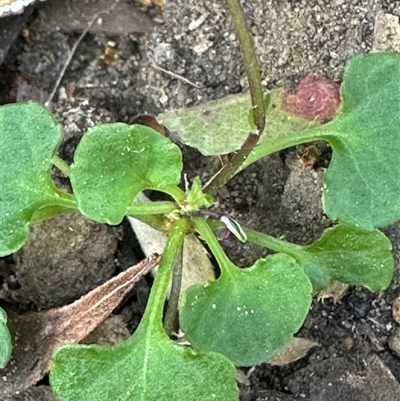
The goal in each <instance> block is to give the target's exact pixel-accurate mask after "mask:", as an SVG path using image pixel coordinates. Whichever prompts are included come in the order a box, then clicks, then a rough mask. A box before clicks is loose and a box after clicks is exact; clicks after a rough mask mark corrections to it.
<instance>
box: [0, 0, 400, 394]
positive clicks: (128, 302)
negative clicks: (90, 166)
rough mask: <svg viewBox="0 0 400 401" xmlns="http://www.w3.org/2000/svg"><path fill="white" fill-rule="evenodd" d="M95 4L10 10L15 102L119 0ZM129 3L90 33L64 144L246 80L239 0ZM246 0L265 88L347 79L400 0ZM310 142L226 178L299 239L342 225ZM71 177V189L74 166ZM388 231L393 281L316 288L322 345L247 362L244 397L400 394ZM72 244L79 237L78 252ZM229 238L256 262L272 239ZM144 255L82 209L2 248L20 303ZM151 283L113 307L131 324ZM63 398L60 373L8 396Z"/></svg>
mask: <svg viewBox="0 0 400 401" xmlns="http://www.w3.org/2000/svg"><path fill="white" fill-rule="evenodd" d="M80 3H82V4H80ZM83 3H84V2H79V1H77V0H65V1H62V0H49V1H48V2H45V3H41V4H40V5H38V6H37V7H36V8H32V9H30V10H28V12H27V13H26V14H25V16H24V17H21V16H18V17H10V18H8V19H3V20H1V19H0V27H1V24H3V28H4V32H5V31H6V30H7V29H8V28H7V29H6V24H9V23H10V22H9V21H11V23H12V24H13V29H14V30H15V29H16V27H17V26H19V27H20V28H19V31H18V36H16V40H15V41H10V43H11V44H10V46H9V50H8V53H7V55H6V56H5V59H4V61H3V64H2V65H1V66H0V104H4V103H9V102H15V101H23V100H27V99H38V100H40V101H43V102H44V101H46V100H48V98H49V96H50V93H51V91H52V90H53V88H54V85H55V82H56V80H57V78H58V77H59V75H60V73H61V69H62V67H63V65H64V63H65V62H66V60H67V57H68V54H69V51H70V48H71V46H73V44H74V43H75V42H76V41H77V39H78V37H79V35H80V33H81V32H82V30H83V29H85V27H86V26H87V24H88V22H87V21H89V20H90V19H91V18H92V17H93V10H96V11H94V12H97V11H100V10H104V9H107V10H108V9H109V7H110V3H112V4H113V2H109V1H108V2H107V1H101V0H100V1H97V0H96V1H95V0H91V1H89V2H86V3H88V5H85V4H86V3H85V4H83ZM120 3H121V4H122V6H121V4H119V5H118V6H116V8H115V9H114V10H113V12H112V13H110V14H102V19H103V21H104V23H103V24H102V25H101V26H97V25H96V24H95V25H93V27H92V29H91V30H90V31H89V33H87V34H86V35H85V37H84V38H83V40H82V42H81V43H80V45H79V46H78V48H77V51H76V54H75V56H74V57H73V59H72V61H71V63H70V64H69V67H68V69H67V71H66V72H65V75H64V79H63V80H62V82H61V85H60V88H59V90H58V91H57V93H56V96H55V98H54V101H53V102H52V109H53V112H54V113H55V115H56V117H57V119H58V120H59V122H60V123H61V124H62V125H63V126H64V129H65V138H64V140H63V144H62V147H61V152H60V155H61V156H62V157H63V158H64V159H65V160H67V161H68V162H71V161H72V157H73V152H74V149H75V148H76V145H77V143H78V142H79V139H80V137H81V136H82V134H83V132H84V131H85V130H86V129H87V128H88V127H90V126H93V125H94V124H95V123H99V122H109V121H123V122H129V121H130V120H131V119H132V117H134V116H135V115H137V114H143V113H150V114H154V115H157V114H158V113H160V112H163V111H164V110H168V109H172V108H180V107H186V106H190V105H195V104H198V103H201V102H205V101H207V100H211V99H217V98H221V97H223V96H226V95H228V94H232V93H239V92H242V91H246V90H247V81H246V77H245V74H244V68H243V64H242V59H241V55H240V51H239V46H238V43H237V41H236V37H235V34H234V33H233V28H232V25H231V23H230V19H229V15H228V12H227V7H226V5H225V1H223V0H215V1H212V2H210V1H206V0H175V1H166V2H165V4H164V6H163V7H162V8H161V9H159V8H158V7H156V6H152V7H147V6H144V5H143V4H140V3H138V2H135V1H121V2H120ZM85 7H86V8H85ZM119 7H122V8H119ZM124 7H125V8H124ZM244 7H245V11H246V16H247V18H248V21H249V22H250V24H251V31H252V33H253V35H254V38H255V43H256V48H257V52H258V55H259V57H260V60H261V69H262V77H263V84H264V85H265V88H266V89H271V88H276V87H284V88H285V89H287V90H293V89H294V88H295V87H296V84H297V83H298V82H299V81H300V80H301V79H302V78H304V77H305V76H306V75H308V74H310V73H316V74H322V75H324V76H326V77H328V78H330V79H332V80H333V81H335V82H337V83H340V82H341V77H342V74H343V70H344V66H345V63H346V61H347V60H348V59H349V58H351V57H352V56H354V55H355V54H358V53H365V52H369V51H371V48H372V43H373V39H374V22H375V19H376V17H377V15H378V14H379V13H382V12H385V13H388V14H391V15H394V16H400V1H384V0H348V1H345V0H335V1H330V0H329V1H328V0H299V1H291V0H285V1H277V0H252V1H250V2H246V4H245V5H244ZM11 18H18V24H17V23H16V22H15V21H16V20H14V22H13V21H12V20H11ZM82 21H83V22H82ZM10 26H11V25H10ZM1 32H2V31H1V29H0V33H1ZM10 32H11V31H10ZM11 36H12V35H11V33H10V35H8V38H9V37H11ZM7 40H9V39H7ZM4 43H5V42H4ZM3 50H4V49H3ZM3 53H4V54H5V51H4V52H3ZM3 53H2V52H0V57H2V54H3ZM182 149H183V151H184V155H185V172H186V173H187V174H188V177H189V179H191V178H193V177H194V176H196V175H200V176H201V177H202V179H203V180H204V181H205V180H207V179H208V178H209V177H211V175H212V174H213V173H214V172H215V171H216V169H217V168H218V167H219V164H218V163H219V162H218V160H215V159H213V158H206V157H203V156H201V155H200V154H199V153H198V152H197V151H196V150H194V149H189V148H187V147H185V146H183V145H182ZM297 154H298V153H297V149H289V150H288V151H285V152H282V153H281V154H276V155H273V156H271V157H269V158H267V159H264V160H261V161H259V162H257V163H255V164H254V165H252V166H251V167H250V168H248V169H247V170H246V171H245V172H243V173H240V174H238V175H237V176H236V177H235V178H234V179H233V180H232V181H231V182H230V183H229V184H228V185H227V187H226V188H225V189H224V190H223V191H221V193H220V196H219V203H220V206H221V208H222V209H223V210H226V211H229V213H230V214H232V215H233V216H234V217H235V218H237V219H238V220H239V221H240V222H241V223H243V224H246V226H249V227H251V228H254V229H257V230H259V231H262V232H266V233H268V234H271V235H274V236H277V237H280V238H286V239H287V240H290V241H292V242H295V243H299V244H307V243H310V242H311V241H313V240H315V239H316V238H318V236H319V235H320V234H321V233H322V231H323V230H324V229H325V228H326V227H328V226H330V225H331V222H330V221H329V219H328V218H327V217H326V216H325V215H324V213H323V211H322V207H321V202H320V190H321V178H322V174H323V168H322V167H321V168H318V169H315V170H308V171H304V169H303V170H302V169H299V168H298V165H297V162H298V159H297ZM56 180H57V182H58V184H59V185H60V186H63V187H65V188H68V186H69V184H68V180H66V179H65V178H62V177H60V176H57V177H56ZM69 227H73V230H69V229H68V228H69ZM384 232H385V233H386V235H388V237H389V238H390V240H391V241H392V244H393V254H394V257H395V260H396V271H395V274H394V277H393V282H392V284H391V286H390V287H389V288H388V289H387V290H386V291H383V292H381V293H378V294H373V293H370V292H369V291H367V290H363V289H359V288H350V289H349V290H348V292H347V293H346V294H345V296H344V297H343V298H341V299H340V300H339V301H338V302H336V303H335V302H334V301H333V300H332V299H327V300H324V301H317V300H315V301H314V302H313V306H312V310H311V311H310V314H309V315H308V317H307V319H306V321H305V323H304V325H303V327H302V328H301V330H300V332H299V335H300V336H301V337H306V338H308V339H311V340H314V341H316V342H317V343H318V344H319V346H318V347H315V348H313V349H312V350H311V351H310V352H309V353H308V354H307V356H306V357H304V358H302V359H300V360H299V361H297V362H294V363H291V364H289V365H286V366H271V365H268V364H264V365H261V366H258V367H255V368H252V369H247V368H246V369H240V375H239V385H240V390H241V392H240V400H241V401H278V400H279V401H294V400H306V401H375V400H385V401H398V400H399V399H400V325H399V324H398V323H396V321H395V320H394V319H393V316H392V303H393V301H394V300H395V299H396V298H397V297H399V296H400V223H397V224H393V225H392V226H390V227H387V228H385V229H384ZM71 243H74V247H75V248H74V249H77V250H78V252H75V253H71V252H70V249H71V248H68V245H66V244H71ZM227 253H228V255H229V256H230V257H231V258H232V259H233V260H234V262H235V263H237V264H238V265H241V266H247V265H250V264H251V263H252V262H253V261H254V260H256V259H257V258H259V257H260V256H264V255H265V254H266V250H265V249H261V248H258V247H256V246H250V245H244V246H239V245H236V246H235V247H233V248H229V249H227ZM141 258H143V255H142V254H141V251H140V249H139V248H138V245H137V242H135V238H134V237H133V234H132V232H131V231H130V230H129V226H128V225H127V224H126V222H125V223H124V224H122V225H121V226H119V227H106V226H104V225H99V224H95V223H93V222H88V221H86V220H85V219H83V218H82V217H79V216H77V215H74V214H73V215H70V216H68V217H62V218H59V219H55V220H54V221H49V222H45V223H43V224H41V225H38V226H37V227H35V228H33V229H32V230H31V235H30V238H29V241H28V243H27V244H26V245H25V246H24V247H23V249H22V250H20V251H19V252H18V253H17V254H16V255H14V256H10V257H7V258H3V259H0V285H1V287H0V305H1V306H4V307H5V306H7V307H8V308H12V309H14V310H19V311H27V310H36V309H49V308H51V307H57V306H62V305H65V304H67V303H69V302H72V301H74V300H75V299H77V298H79V297H80V296H81V295H83V294H85V293H86V292H87V291H89V290H90V289H92V288H94V287H96V286H97V285H98V284H99V283H102V282H104V281H105V280H107V279H108V278H110V277H111V276H112V275H113V274H115V273H116V272H119V271H122V270H124V269H126V268H127V267H128V266H131V265H132V264H134V263H136V262H137V261H138V260H141ZM60 266H61V267H62V269H60ZM88 266H89V267H90V269H88ZM150 286H151V278H146V279H143V280H141V281H140V282H139V284H138V285H136V286H135V288H134V289H133V290H132V292H131V293H130V295H129V296H128V297H126V298H125V300H124V302H123V304H121V305H120V306H119V307H118V308H117V309H116V310H115V311H114V314H115V315H119V316H120V319H121V321H122V325H123V326H124V329H125V330H129V332H132V331H133V330H134V329H135V328H136V327H137V324H138V322H139V321H140V316H141V314H142V313H143V310H144V307H145V304H146V299H147V296H148V293H149V289H150ZM122 331H123V330H122ZM0 376H3V375H2V374H1V371H0ZM4 377H5V376H4ZM0 382H1V381H0ZM4 388H6V387H4ZM1 397H2V398H1ZM52 397H53V396H52V395H51V392H50V390H49V387H48V381H47V379H46V378H45V379H43V380H41V381H40V382H39V383H38V384H37V385H35V386H33V387H31V388H30V389H29V390H27V391H24V392H21V393H20V394H18V395H17V394H11V393H9V392H6V391H5V390H4V391H2V388H1V385H0V398H1V399H2V400H5V401H17V400H31V401H34V400H37V401H39V400H40V401H45V400H54V398H52Z"/></svg>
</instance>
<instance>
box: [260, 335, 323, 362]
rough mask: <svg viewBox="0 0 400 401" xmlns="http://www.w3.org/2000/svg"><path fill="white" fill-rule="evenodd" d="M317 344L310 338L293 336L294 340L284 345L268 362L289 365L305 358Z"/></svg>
mask: <svg viewBox="0 0 400 401" xmlns="http://www.w3.org/2000/svg"><path fill="white" fill-rule="evenodd" d="M317 346H319V344H318V343H316V342H315V341H311V340H309V339H308V338H302V337H293V338H292V340H291V341H290V342H289V343H288V344H286V345H285V346H284V347H282V348H281V349H280V350H279V351H278V352H277V353H276V354H275V355H274V357H273V358H271V359H270V360H269V361H268V362H267V363H268V364H270V365H278V366H282V365H288V364H289V363H292V362H295V361H297V360H299V359H300V358H303V357H304V356H306V355H307V353H308V351H309V350H310V349H311V348H313V347H317Z"/></svg>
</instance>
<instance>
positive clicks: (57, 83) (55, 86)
mask: <svg viewBox="0 0 400 401" xmlns="http://www.w3.org/2000/svg"><path fill="white" fill-rule="evenodd" d="M114 8H115V4H113V5H112V6H111V7H110V9H109V10H104V11H99V12H98V13H96V14H95V15H94V17H93V18H92V19H91V20H90V22H89V24H88V26H87V27H86V28H85V30H84V31H83V32H82V33H81V34H80V36H79V38H78V39H77V41H76V42H75V43H74V45H73V46H72V48H71V51H70V52H69V55H68V58H67V61H66V62H65V64H64V66H63V68H62V70H61V72H60V74H59V76H58V78H57V81H56V83H55V85H54V88H53V90H52V92H51V93H50V96H49V98H48V99H47V102H46V103H45V106H46V107H50V103H51V102H52V100H53V98H54V95H55V94H56V92H57V89H58V87H59V86H60V83H61V81H62V79H63V78H64V74H65V71H67V68H68V66H69V65H70V63H71V61H72V58H73V57H74V55H75V52H76V49H77V48H78V46H79V44H80V43H81V42H82V39H83V38H84V37H85V36H86V34H87V33H88V32H89V30H90V29H91V28H92V26H93V24H94V23H95V22H96V21H97V18H99V16H100V15H101V14H109V13H110V12H111V11H112V10H113V9H114Z"/></svg>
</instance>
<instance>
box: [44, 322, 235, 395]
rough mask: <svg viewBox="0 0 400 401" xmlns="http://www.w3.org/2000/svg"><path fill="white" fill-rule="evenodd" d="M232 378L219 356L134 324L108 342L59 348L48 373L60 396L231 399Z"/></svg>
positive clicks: (232, 369) (228, 366)
mask: <svg viewBox="0 0 400 401" xmlns="http://www.w3.org/2000/svg"><path fill="white" fill-rule="evenodd" d="M235 378H236V369H235V367H234V366H233V365H232V363H231V362H230V361H228V360H227V359H226V358H225V357H224V356H223V355H220V354H217V353H207V354H196V353H194V352H193V350H191V349H190V348H188V347H184V346H178V345H176V344H174V343H173V342H172V341H170V340H169V339H168V338H167V337H166V336H165V334H161V333H159V332H158V331H157V332H151V331H150V330H142V331H141V330H140V329H139V333H138V332H137V333H136V334H135V335H134V336H133V337H131V338H130V339H129V340H127V341H125V342H123V343H120V344H117V345H115V346H113V347H106V346H80V345H71V346H66V347H63V348H61V349H60V350H58V351H57V352H56V354H55V356H54V362H53V365H52V368H51V372H50V384H51V387H52V389H53V391H54V393H55V395H56V397H57V399H58V400H60V401H77V400H85V401H99V400H101V401H155V400H173V401H215V400H224V401H237V399H238V389H237V385H236V380H235Z"/></svg>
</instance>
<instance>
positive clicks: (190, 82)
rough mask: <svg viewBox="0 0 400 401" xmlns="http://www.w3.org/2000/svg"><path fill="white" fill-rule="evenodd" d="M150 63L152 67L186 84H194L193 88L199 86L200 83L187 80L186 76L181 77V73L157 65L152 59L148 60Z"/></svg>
mask: <svg viewBox="0 0 400 401" xmlns="http://www.w3.org/2000/svg"><path fill="white" fill-rule="evenodd" d="M150 64H151V66H152V67H153V68H155V69H156V70H159V71H162V72H165V73H166V74H168V75H170V76H171V77H174V78H177V79H180V80H181V81H183V82H186V83H187V84H189V85H192V86H194V87H195V88H198V89H200V88H201V86H200V85H198V84H195V83H194V82H192V81H189V80H188V79H187V78H185V77H182V75H178V74H175V73H174V72H172V71H168V70H166V69H165V68H162V67H160V66H158V65H157V64H156V63H155V62H154V61H152V60H151V61H150Z"/></svg>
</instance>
